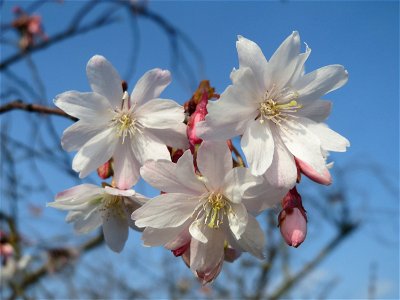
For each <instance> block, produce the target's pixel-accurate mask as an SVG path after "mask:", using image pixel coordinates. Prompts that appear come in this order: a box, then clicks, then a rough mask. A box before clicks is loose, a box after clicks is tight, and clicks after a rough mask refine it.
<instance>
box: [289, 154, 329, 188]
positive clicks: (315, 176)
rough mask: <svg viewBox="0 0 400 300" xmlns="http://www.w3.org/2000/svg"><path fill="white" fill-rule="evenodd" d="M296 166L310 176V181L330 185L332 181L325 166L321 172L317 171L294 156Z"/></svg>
mask: <svg viewBox="0 0 400 300" xmlns="http://www.w3.org/2000/svg"><path fill="white" fill-rule="evenodd" d="M295 160H296V165H297V168H298V169H300V172H301V173H303V174H304V175H306V176H307V177H308V178H310V179H311V180H312V181H315V182H316V183H319V184H324V185H330V184H331V183H332V178H331V174H330V173H329V171H328V169H327V168H325V170H324V172H323V174H320V173H318V172H317V171H316V170H315V169H314V168H313V167H311V166H310V165H309V164H307V163H305V162H304V161H302V160H300V159H298V158H297V157H295Z"/></svg>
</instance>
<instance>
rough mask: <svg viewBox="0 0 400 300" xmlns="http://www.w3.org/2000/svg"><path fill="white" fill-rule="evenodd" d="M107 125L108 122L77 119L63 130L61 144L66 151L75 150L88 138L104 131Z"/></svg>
mask: <svg viewBox="0 0 400 300" xmlns="http://www.w3.org/2000/svg"><path fill="white" fill-rule="evenodd" d="M107 126H108V123H106V122H104V123H102V122H101V121H100V122H96V123H85V122H83V121H82V120H79V121H78V122H76V123H74V124H72V125H71V126H69V127H68V128H67V129H65V130H64V133H63V136H62V138H61V146H62V147H63V149H64V150H65V151H68V152H69V151H77V150H79V149H81V148H82V147H83V146H84V145H85V144H86V143H87V142H88V141H89V140H90V139H92V138H93V137H95V136H96V135H98V134H99V133H101V132H102V131H104V130H105V129H106V128H107Z"/></svg>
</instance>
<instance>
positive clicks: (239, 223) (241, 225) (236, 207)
mask: <svg viewBox="0 0 400 300" xmlns="http://www.w3.org/2000/svg"><path fill="white" fill-rule="evenodd" d="M231 205H232V211H230V212H228V220H229V228H230V230H231V231H232V233H233V235H234V236H235V238H236V239H237V240H238V239H240V236H241V235H242V234H243V232H244V231H245V229H246V226H247V219H248V214H247V210H246V207H245V206H244V205H243V204H241V203H240V204H236V203H232V204H231Z"/></svg>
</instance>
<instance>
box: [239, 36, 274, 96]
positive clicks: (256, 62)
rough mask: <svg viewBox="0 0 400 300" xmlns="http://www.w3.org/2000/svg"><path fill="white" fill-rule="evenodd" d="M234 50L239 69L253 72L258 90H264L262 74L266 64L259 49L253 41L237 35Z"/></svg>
mask: <svg viewBox="0 0 400 300" xmlns="http://www.w3.org/2000/svg"><path fill="white" fill-rule="evenodd" d="M236 48H237V52H238V56H239V66H240V68H243V67H248V68H250V69H251V70H252V71H253V72H254V75H255V78H256V80H257V81H256V82H257V85H258V86H259V88H260V89H264V87H265V86H264V73H265V71H266V69H267V65H268V62H267V59H266V58H265V56H264V54H263V53H262V51H261V49H260V47H259V46H258V45H257V44H256V43H254V42H253V41H250V40H249V39H246V38H244V37H242V36H240V35H239V36H238V41H237V42H236Z"/></svg>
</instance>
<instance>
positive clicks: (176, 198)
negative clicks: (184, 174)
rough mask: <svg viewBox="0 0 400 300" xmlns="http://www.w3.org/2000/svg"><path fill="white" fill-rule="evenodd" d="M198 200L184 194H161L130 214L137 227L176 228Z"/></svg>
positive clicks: (193, 209)
mask: <svg viewBox="0 0 400 300" xmlns="http://www.w3.org/2000/svg"><path fill="white" fill-rule="evenodd" d="M198 205H199V204H198V198H191V196H190V195H186V194H173V193H171V194H162V195H160V196H157V197H155V198H153V199H151V200H149V201H148V202H147V203H146V204H145V205H143V206H142V207H141V208H139V209H137V210H135V211H134V212H133V213H132V219H134V220H136V222H135V224H136V226H138V227H147V226H149V227H153V228H164V227H178V226H179V225H182V224H183V223H184V222H185V221H186V220H187V219H188V218H189V217H190V216H191V215H192V213H193V212H194V211H195V209H196V207H197V206H198Z"/></svg>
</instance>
